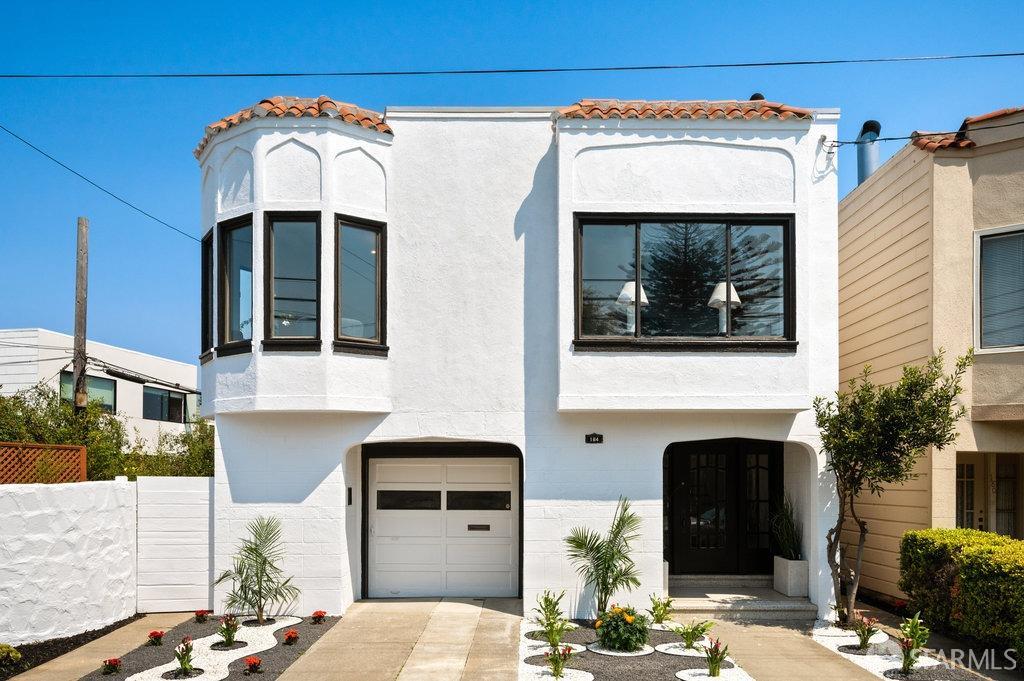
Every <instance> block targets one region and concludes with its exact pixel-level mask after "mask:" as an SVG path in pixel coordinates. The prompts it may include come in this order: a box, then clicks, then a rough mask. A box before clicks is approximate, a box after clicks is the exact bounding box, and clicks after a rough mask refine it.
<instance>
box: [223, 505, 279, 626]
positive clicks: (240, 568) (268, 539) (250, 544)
mask: <svg viewBox="0 0 1024 681" xmlns="http://www.w3.org/2000/svg"><path fill="white" fill-rule="evenodd" d="M247 529H248V530H249V537H248V538H247V539H243V540H242V543H241V545H240V546H239V547H238V553H237V554H235V556H234V558H233V567H232V568H231V569H230V570H225V571H224V572H223V573H222V574H221V576H220V577H218V578H217V581H215V582H214V586H216V585H218V584H221V583H223V582H227V581H230V582H231V591H230V592H229V593H228V595H227V597H226V598H225V599H224V604H225V606H226V607H227V609H228V610H234V611H237V612H252V613H254V614H255V615H256V622H257V624H263V623H264V622H265V621H266V612H267V610H268V609H269V608H270V607H271V606H273V605H274V604H277V603H280V604H283V603H288V602H290V601H293V600H295V599H296V598H298V596H299V588H298V587H297V586H295V585H294V584H292V583H291V582H292V578H291V577H285V576H284V571H283V570H281V568H280V567H278V563H279V562H280V561H281V560H282V559H283V558H284V548H283V547H282V546H281V521H280V520H279V519H277V518H273V517H271V518H264V517H258V518H255V519H254V520H252V521H251V522H250V523H249V525H248V528H247Z"/></svg>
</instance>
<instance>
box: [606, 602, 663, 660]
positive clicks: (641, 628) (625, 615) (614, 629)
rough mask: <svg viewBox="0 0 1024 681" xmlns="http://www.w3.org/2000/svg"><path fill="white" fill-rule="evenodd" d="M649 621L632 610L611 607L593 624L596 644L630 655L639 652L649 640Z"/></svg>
mask: <svg viewBox="0 0 1024 681" xmlns="http://www.w3.org/2000/svg"><path fill="white" fill-rule="evenodd" d="M650 626H651V621H650V620H649V619H647V617H646V616H644V615H638V614H637V612H636V610H634V609H633V608H620V607H618V606H614V605H613V606H612V608H611V610H609V611H608V612H602V613H601V614H600V616H599V617H598V618H597V621H596V622H595V623H594V628H595V629H596V630H597V640H598V642H599V643H600V644H601V645H602V646H604V647H605V648H608V649H610V650H621V651H624V652H628V653H632V652H634V651H637V650H640V649H641V648H643V647H644V645H646V644H647V639H648V638H650Z"/></svg>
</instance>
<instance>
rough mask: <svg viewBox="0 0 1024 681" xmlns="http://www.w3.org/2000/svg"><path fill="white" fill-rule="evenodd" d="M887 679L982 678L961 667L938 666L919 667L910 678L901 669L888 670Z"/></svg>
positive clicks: (972, 680)
mask: <svg viewBox="0 0 1024 681" xmlns="http://www.w3.org/2000/svg"><path fill="white" fill-rule="evenodd" d="M883 675H884V676H885V678H887V679H899V681H978V679H980V678H981V677H979V676H978V675H977V674H975V673H973V672H969V671H967V670H965V669H960V668H959V667H952V666H950V667H947V666H946V665H938V666H934V665H933V666H931V667H917V668H915V669H913V670H912V671H911V672H910V674H909V675H908V676H904V675H903V674H901V673H900V670H899V667H896V668H895V669H888V670H886V671H884V672H883Z"/></svg>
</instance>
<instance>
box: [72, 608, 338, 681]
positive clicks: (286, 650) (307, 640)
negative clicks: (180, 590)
mask: <svg viewBox="0 0 1024 681" xmlns="http://www.w3.org/2000/svg"><path fill="white" fill-rule="evenodd" d="M340 619H341V618H340V617H327V618H325V619H324V621H323V623H322V624H311V623H310V621H309V619H308V618H304V619H303V620H302V622H300V623H298V624H293V625H292V626H288V627H281V628H280V629H278V630H277V631H275V632H274V636H275V637H276V638H277V645H276V646H274V647H273V648H271V649H270V650H264V651H261V652H258V653H253V654H254V655H256V656H257V657H259V658H260V659H261V660H262V661H263V673H262V674H260V675H259V678H260V679H267V680H269V679H276V678H277V677H279V676H280V675H281V674H282V673H283V672H284V670H285V669H287V668H288V667H289V666H290V665H291V664H292V663H293V662H295V660H297V659H298V658H299V656H300V655H302V653H304V652H306V650H308V649H309V647H310V646H311V645H313V643H314V642H315V641H316V640H317V639H318V638H320V637H321V636H323V635H324V633H325V632H326V631H327V630H328V629H330V628H331V627H333V626H334V625H335V624H337V622H338V620H340ZM243 625H245V623H243ZM245 626H248V625H245ZM218 629H220V622H218V621H217V618H216V617H211V618H210V619H209V620H207V621H206V622H203V623H197V622H196V621H195V620H193V619H190V620H188V621H187V622H184V623H182V624H179V625H178V626H176V627H174V628H173V629H170V630H169V631H167V633H166V634H164V644H163V645H162V646H152V645H149V644H148V643H146V642H145V641H143V642H142V644H141V645H140V646H139V647H138V648H136V649H135V650H133V651H131V652H130V653H127V654H125V655H122V656H121V671H120V672H119V673H117V674H104V673H103V671H102V670H101V669H100V660H96V670H95V671H93V672H91V673H89V674H87V675H85V676H83V677H82V678H81V680H80V681H113V680H114V679H126V678H128V677H129V676H131V675H132V674H137V673H139V672H141V671H144V670H146V669H151V668H153V667H159V666H160V665H162V664H166V663H168V662H173V661H174V647H175V646H176V645H178V644H179V643H180V642H181V639H182V638H183V637H185V636H191V637H192V638H193V639H197V638H203V637H204V636H210V635H211V634H216V633H217V630H218ZM289 629H294V630H295V631H297V632H299V640H298V641H297V642H296V643H294V644H293V645H290V646H286V645H284V634H285V632H286V631H288V630H289ZM236 636H237V639H236V641H235V644H236V646H233V648H234V647H243V646H238V645H237V644H238V643H240V642H241V641H244V640H245V628H244V626H243V628H241V629H239V631H238V634H236ZM246 657H248V656H247V655H246V656H243V657H242V658H241V659H238V660H235V661H234V662H232V663H231V665H230V666H229V667H228V672H229V673H228V677H227V678H228V679H231V680H237V681H240V680H241V679H247V678H249V677H248V675H247V674H246V673H245V671H246V667H245V662H244V660H245V658H246ZM168 678H174V677H168ZM194 678H197V679H200V680H201V679H202V678H203V677H202V675H200V676H197V677H194Z"/></svg>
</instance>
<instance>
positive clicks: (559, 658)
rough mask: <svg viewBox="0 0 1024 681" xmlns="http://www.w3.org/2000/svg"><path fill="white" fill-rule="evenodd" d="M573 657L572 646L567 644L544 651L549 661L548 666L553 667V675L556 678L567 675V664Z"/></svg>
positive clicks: (545, 657)
mask: <svg viewBox="0 0 1024 681" xmlns="http://www.w3.org/2000/svg"><path fill="white" fill-rule="evenodd" d="M572 657H573V652H572V648H570V647H569V646H565V647H564V648H561V649H559V648H554V649H552V650H550V651H548V652H546V653H544V659H545V660H547V661H548V666H550V667H551V676H553V677H555V678H556V679H560V678H562V677H564V676H565V666H566V665H567V664H569V660H571V659H572Z"/></svg>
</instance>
